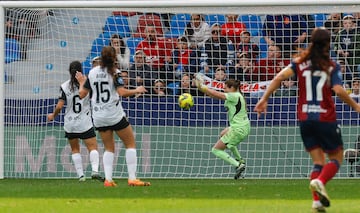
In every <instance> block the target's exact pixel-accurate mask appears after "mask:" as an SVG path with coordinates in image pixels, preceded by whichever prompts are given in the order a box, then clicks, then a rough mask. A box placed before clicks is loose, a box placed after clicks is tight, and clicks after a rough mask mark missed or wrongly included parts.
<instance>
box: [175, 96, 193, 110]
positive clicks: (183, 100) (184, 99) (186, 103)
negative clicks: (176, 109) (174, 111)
mask: <svg viewBox="0 0 360 213" xmlns="http://www.w3.org/2000/svg"><path fill="white" fill-rule="evenodd" d="M178 102H179V106H180V107H181V108H183V109H190V108H191V107H192V106H194V99H193V97H192V95H191V94H189V93H183V94H181V95H180V96H179V100H178Z"/></svg>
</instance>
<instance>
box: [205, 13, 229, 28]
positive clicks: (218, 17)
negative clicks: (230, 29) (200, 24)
mask: <svg viewBox="0 0 360 213" xmlns="http://www.w3.org/2000/svg"><path fill="white" fill-rule="evenodd" d="M205 21H206V22H207V23H208V24H209V25H210V26H212V25H213V24H215V23H218V24H220V25H223V24H225V23H226V17H225V15H223V14H208V15H205Z"/></svg>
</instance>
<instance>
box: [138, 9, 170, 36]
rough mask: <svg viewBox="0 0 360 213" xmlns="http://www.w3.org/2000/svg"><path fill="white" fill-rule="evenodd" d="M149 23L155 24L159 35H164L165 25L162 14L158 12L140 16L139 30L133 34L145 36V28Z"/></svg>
mask: <svg viewBox="0 0 360 213" xmlns="http://www.w3.org/2000/svg"><path fill="white" fill-rule="evenodd" d="M148 25H153V26H155V30H156V32H157V33H158V36H160V37H161V36H163V34H164V33H163V26H162V21H161V18H160V16H158V15H156V14H145V15H142V16H140V17H139V20H138V24H137V32H136V33H134V34H133V36H134V37H142V38H145V37H146V34H145V32H144V31H145V28H146V26H148Z"/></svg>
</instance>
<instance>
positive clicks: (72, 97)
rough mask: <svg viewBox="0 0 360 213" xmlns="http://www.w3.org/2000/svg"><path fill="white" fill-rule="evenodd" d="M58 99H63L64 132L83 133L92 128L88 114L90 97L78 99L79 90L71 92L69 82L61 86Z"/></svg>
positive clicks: (75, 89) (76, 88) (75, 88)
mask: <svg viewBox="0 0 360 213" xmlns="http://www.w3.org/2000/svg"><path fill="white" fill-rule="evenodd" d="M61 93H62V94H61V96H60V99H65V101H66V109H65V116H64V130H65V131H66V132H67V133H83V132H86V131H88V130H89V129H90V128H92V127H93V123H92V119H91V112H90V97H89V95H87V96H86V97H85V98H83V99H80V97H79V88H78V87H76V86H75V87H74V90H73V91H72V90H71V85H70V80H68V81H66V82H64V83H63V84H61Z"/></svg>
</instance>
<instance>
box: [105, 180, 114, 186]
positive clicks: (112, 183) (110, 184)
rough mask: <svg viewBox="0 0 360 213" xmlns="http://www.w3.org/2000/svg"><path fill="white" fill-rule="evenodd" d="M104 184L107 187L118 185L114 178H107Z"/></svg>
mask: <svg viewBox="0 0 360 213" xmlns="http://www.w3.org/2000/svg"><path fill="white" fill-rule="evenodd" d="M104 186H105V187H116V186H117V184H116V183H115V182H114V181H113V180H112V181H108V180H105V182H104Z"/></svg>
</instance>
